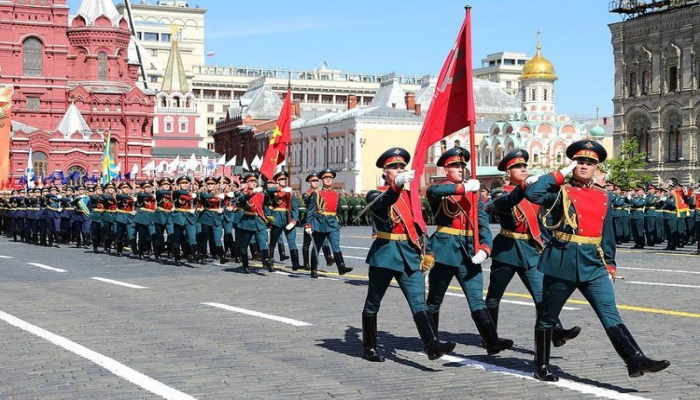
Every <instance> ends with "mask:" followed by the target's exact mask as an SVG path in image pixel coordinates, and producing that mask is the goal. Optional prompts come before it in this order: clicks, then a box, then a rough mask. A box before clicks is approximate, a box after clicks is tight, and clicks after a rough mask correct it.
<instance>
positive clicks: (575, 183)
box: [569, 176, 593, 188]
mask: <svg viewBox="0 0 700 400" xmlns="http://www.w3.org/2000/svg"><path fill="white" fill-rule="evenodd" d="M569 184H571V186H574V187H586V188H589V187H592V186H593V179H591V180H590V181H588V183H586V182H583V181H579V180H578V179H576V178H574V177H573V176H572V177H571V179H570V180H569Z"/></svg>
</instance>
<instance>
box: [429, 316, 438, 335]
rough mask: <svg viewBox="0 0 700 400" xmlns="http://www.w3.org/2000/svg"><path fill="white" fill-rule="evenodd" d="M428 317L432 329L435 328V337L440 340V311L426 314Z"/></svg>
mask: <svg viewBox="0 0 700 400" xmlns="http://www.w3.org/2000/svg"><path fill="white" fill-rule="evenodd" d="M428 314H429V315H430V320H431V321H432V322H433V327H435V335H436V336H437V337H438V338H440V328H439V326H440V311H436V312H428Z"/></svg>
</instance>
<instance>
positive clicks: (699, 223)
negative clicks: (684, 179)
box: [692, 181, 700, 256]
mask: <svg viewBox="0 0 700 400" xmlns="http://www.w3.org/2000/svg"><path fill="white" fill-rule="evenodd" d="M698 183H699V184H700V181H698ZM692 202H693V209H694V211H695V212H694V215H693V219H694V223H695V241H696V242H697V243H698V248H697V250H696V251H695V252H694V253H693V255H696V256H700V187H696V188H695V193H694V194H693V198H692Z"/></svg>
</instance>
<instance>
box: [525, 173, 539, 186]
mask: <svg viewBox="0 0 700 400" xmlns="http://www.w3.org/2000/svg"><path fill="white" fill-rule="evenodd" d="M538 179H540V177H539V175H535V176H528V177H527V179H525V185H528V186H529V185H532V184H533V183H535V182H537V180H538Z"/></svg>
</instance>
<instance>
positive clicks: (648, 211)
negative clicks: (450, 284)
mask: <svg viewBox="0 0 700 400" xmlns="http://www.w3.org/2000/svg"><path fill="white" fill-rule="evenodd" d="M658 201H659V196H657V195H655V194H648V195H647V198H646V208H645V209H644V216H645V217H656V203H657V202H658Z"/></svg>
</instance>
